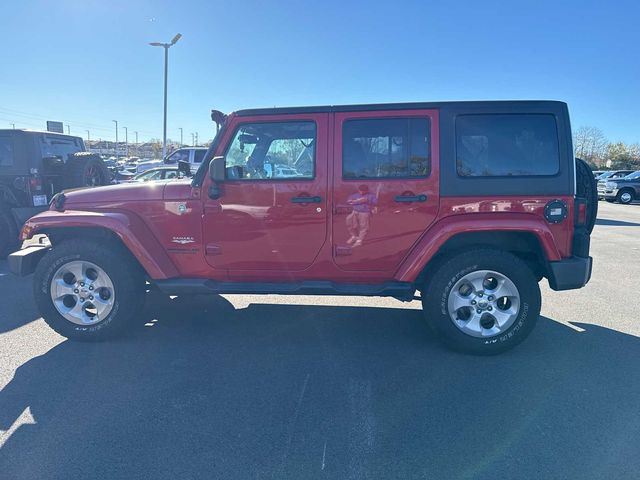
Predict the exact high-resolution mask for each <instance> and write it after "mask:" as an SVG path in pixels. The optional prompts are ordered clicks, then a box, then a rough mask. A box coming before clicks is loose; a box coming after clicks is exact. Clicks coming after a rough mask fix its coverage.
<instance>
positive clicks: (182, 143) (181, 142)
mask: <svg viewBox="0 0 640 480" xmlns="http://www.w3.org/2000/svg"><path fill="white" fill-rule="evenodd" d="M179 130H180V146H181V147H182V146H184V142H183V141H182V127H180V128H179Z"/></svg>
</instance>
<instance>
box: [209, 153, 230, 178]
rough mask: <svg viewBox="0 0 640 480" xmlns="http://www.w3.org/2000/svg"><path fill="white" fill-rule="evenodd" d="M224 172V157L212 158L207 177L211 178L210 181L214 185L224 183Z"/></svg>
mask: <svg viewBox="0 0 640 480" xmlns="http://www.w3.org/2000/svg"><path fill="white" fill-rule="evenodd" d="M225 171H226V168H225V160H224V157H213V158H212V159H211V162H210V163H209V177H211V180H213V181H214V182H215V183H221V182H224V179H225Z"/></svg>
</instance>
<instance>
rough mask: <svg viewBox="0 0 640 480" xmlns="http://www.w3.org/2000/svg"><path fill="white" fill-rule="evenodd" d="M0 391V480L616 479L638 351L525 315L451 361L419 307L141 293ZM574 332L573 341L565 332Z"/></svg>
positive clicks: (638, 387)
mask: <svg viewBox="0 0 640 480" xmlns="http://www.w3.org/2000/svg"><path fill="white" fill-rule="evenodd" d="M151 300H152V301H150V302H149V304H151V305H153V308H150V307H148V308H147V311H146V312H145V314H144V315H143V318H141V319H140V322H139V323H138V324H136V325H135V327H134V328H133V329H132V332H131V333H130V334H129V335H128V336H126V337H124V338H121V339H119V340H115V341H111V342H107V343H98V344H86V343H76V342H70V341H65V342H63V343H61V344H60V345H58V346H56V347H54V348H52V349H51V350H50V351H49V352H47V353H46V354H44V355H42V356H40V357H37V358H34V359H33V360H31V361H29V362H28V363H26V364H25V365H23V366H22V367H20V368H19V369H18V370H17V372H16V375H15V377H14V379H13V380H12V381H11V382H10V383H9V385H8V386H7V387H6V388H5V389H4V390H3V391H2V392H0V430H5V431H10V432H11V435H10V437H7V435H6V434H5V436H4V440H0V445H1V444H2V443H4V445H3V446H2V447H0V471H1V472H3V473H2V474H3V476H4V478H12V479H20V478H29V479H31V478H49V479H54V478H60V479H62V478H64V479H70V478H98V477H104V478H127V479H130V478H154V479H156V478H225V479H236V478H237V479H242V480H245V479H249V478H261V479H263V478H273V479H283V478H291V479H303V478H304V479H307V478H390V479H391V478H487V479H495V478H535V479H539V478H550V477H554V478H560V477H561V478H581V479H585V478H632V477H633V476H634V475H636V473H637V471H638V469H639V468H640V457H639V456H638V455H637V448H638V446H637V440H638V438H640V416H639V414H638V411H639V410H638V399H639V398H640V378H639V375H638V371H639V370H640V339H638V338H637V337H634V336H630V335H626V334H622V333H620V332H616V331H614V330H610V329H606V328H602V327H598V326H593V325H586V324H576V327H577V328H571V327H569V326H566V325H562V324H560V323H558V322H555V321H553V320H550V319H547V318H541V319H540V322H539V324H538V327H537V329H536V330H535V331H534V333H533V334H532V335H531V337H530V338H529V339H528V340H527V341H526V342H524V343H523V344H522V345H521V346H519V347H518V348H517V349H515V350H513V351H511V352H508V353H506V354H503V355H500V356H495V357H474V356H467V355H461V354H457V353H453V352H450V351H448V350H446V349H444V348H442V347H441V346H440V344H439V343H438V342H437V340H436V339H435V338H433V336H432V335H431V333H430V332H429V330H428V329H427V328H425V325H424V322H423V319H422V315H421V312H420V311H416V310H406V309H400V308H398V309H395V308H368V307H342V306H340V307H338V306H335V307H334V306H299V305H297V306H292V305H279V304H278V305H268V304H252V305H250V306H249V307H248V308H245V309H238V310H235V309H234V307H233V306H232V305H231V304H230V303H229V302H227V301H226V300H224V299H223V298H221V297H208V298H203V297H194V298H187V297H184V298H178V299H174V300H170V299H169V298H167V297H164V296H159V295H153V296H152V298H151ZM578 330H583V331H578Z"/></svg>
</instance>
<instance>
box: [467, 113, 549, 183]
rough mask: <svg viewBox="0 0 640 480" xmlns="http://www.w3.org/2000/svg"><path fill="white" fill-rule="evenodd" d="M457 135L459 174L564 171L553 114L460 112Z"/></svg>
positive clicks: (482, 174)
mask: <svg viewBox="0 0 640 480" xmlns="http://www.w3.org/2000/svg"><path fill="white" fill-rule="evenodd" d="M455 136H456V170H457V172H458V176H461V177H511V176H514V177H515V176H517V177H524V176H553V175H556V174H558V173H559V171H560V155H559V148H558V127H557V125H556V120H555V117H554V116H553V115H545V114H472V115H459V116H458V117H457V118H456V121H455Z"/></svg>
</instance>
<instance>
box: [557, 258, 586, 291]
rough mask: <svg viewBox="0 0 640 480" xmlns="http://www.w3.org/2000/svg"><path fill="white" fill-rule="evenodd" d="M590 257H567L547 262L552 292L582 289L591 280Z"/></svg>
mask: <svg viewBox="0 0 640 480" xmlns="http://www.w3.org/2000/svg"><path fill="white" fill-rule="evenodd" d="M592 263H593V259H592V258H591V257H569V258H564V259H562V260H560V261H559V262H549V286H550V287H551V288H552V289H554V290H573V289H575V288H582V287H584V286H585V285H586V284H587V282H588V281H589V279H590V278H591V267H592Z"/></svg>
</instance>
